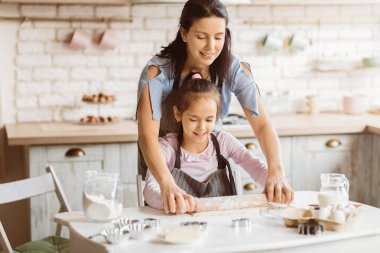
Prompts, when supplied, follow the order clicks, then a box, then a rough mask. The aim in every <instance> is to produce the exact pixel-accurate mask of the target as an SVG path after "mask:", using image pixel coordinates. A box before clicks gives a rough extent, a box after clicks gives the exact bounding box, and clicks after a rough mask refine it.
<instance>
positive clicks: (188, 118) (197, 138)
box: [174, 96, 217, 153]
mask: <svg viewBox="0 0 380 253" xmlns="http://www.w3.org/2000/svg"><path fill="white" fill-rule="evenodd" d="M216 114H217V104H216V102H215V100H214V99H213V98H211V97H206V96H202V97H199V98H198V99H196V100H194V101H193V103H191V105H190V106H189V108H187V109H186V110H185V111H184V112H182V113H181V112H179V111H178V109H177V107H174V116H175V119H176V120H177V121H182V127H183V142H182V147H183V148H185V149H186V150H188V151H190V152H194V153H199V152H202V151H203V150H204V149H205V148H206V147H207V144H208V137H209V135H210V133H211V132H212V130H213V129H214V127H215V121H216Z"/></svg>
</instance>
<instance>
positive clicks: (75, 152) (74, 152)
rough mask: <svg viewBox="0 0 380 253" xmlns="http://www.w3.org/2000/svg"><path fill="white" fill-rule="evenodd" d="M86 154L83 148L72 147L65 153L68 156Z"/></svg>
mask: <svg viewBox="0 0 380 253" xmlns="http://www.w3.org/2000/svg"><path fill="white" fill-rule="evenodd" d="M85 155H86V152H84V150H83V149H81V148H70V149H69V150H67V151H66V153H65V156H66V157H81V156H85Z"/></svg>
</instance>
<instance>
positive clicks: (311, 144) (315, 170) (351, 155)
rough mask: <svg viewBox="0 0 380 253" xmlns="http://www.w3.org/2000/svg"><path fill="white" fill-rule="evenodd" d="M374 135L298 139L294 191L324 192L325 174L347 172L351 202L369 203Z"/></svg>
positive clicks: (294, 151) (294, 148) (294, 155)
mask: <svg viewBox="0 0 380 253" xmlns="http://www.w3.org/2000/svg"><path fill="white" fill-rule="evenodd" d="M370 147H371V136H370V135H366V134H364V135H359V134H358V135H321V136H297V137H293V141H292V161H293V167H292V174H293V187H294V190H301V189H302V190H311V191H318V190H319V189H320V174H321V173H343V174H345V175H346V177H347V178H348V179H349V181H350V190H349V195H350V199H351V200H354V201H360V202H363V203H369V201H370V180H371V171H372V170H371V164H372V161H371V155H370V154H368V152H365V150H369V149H370Z"/></svg>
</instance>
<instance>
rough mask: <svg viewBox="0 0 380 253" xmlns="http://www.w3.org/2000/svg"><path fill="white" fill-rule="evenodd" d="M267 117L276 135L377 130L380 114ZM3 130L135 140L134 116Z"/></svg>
mask: <svg viewBox="0 0 380 253" xmlns="http://www.w3.org/2000/svg"><path fill="white" fill-rule="evenodd" d="M270 118H271V121H272V122H273V124H274V126H275V128H276V130H277V133H278V135H279V136H296V135H326V134H355V133H374V134H380V115H373V114H364V115H346V114H339V113H325V114H319V115H316V116H312V115H307V114H288V115H287V114H282V115H272V116H270ZM224 129H225V130H226V131H228V132H230V133H231V134H233V135H234V136H235V137H238V138H245V137H246V138H249V137H253V136H254V134H253V132H252V130H251V128H250V126H249V125H248V124H246V125H227V126H224ZM6 132H7V137H8V144H9V145H47V144H73V143H75V144H79V143H114V142H136V141H137V133H138V132H137V123H136V122H135V121H133V120H125V121H121V122H117V123H113V124H104V125H100V124H97V125H88V124H86V125H84V124H80V123H76V122H53V123H19V124H7V125H6Z"/></svg>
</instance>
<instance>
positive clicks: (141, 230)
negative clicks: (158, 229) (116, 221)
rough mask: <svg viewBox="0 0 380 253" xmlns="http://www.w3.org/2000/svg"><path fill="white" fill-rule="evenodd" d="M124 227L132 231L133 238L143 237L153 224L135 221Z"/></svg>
mask: <svg viewBox="0 0 380 253" xmlns="http://www.w3.org/2000/svg"><path fill="white" fill-rule="evenodd" d="M123 229H124V230H126V231H128V232H129V233H130V235H131V239H142V238H143V237H144V235H145V234H146V232H148V231H150V229H151V226H149V225H147V224H144V223H141V222H134V223H131V224H129V225H126V226H124V227H123Z"/></svg>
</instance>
